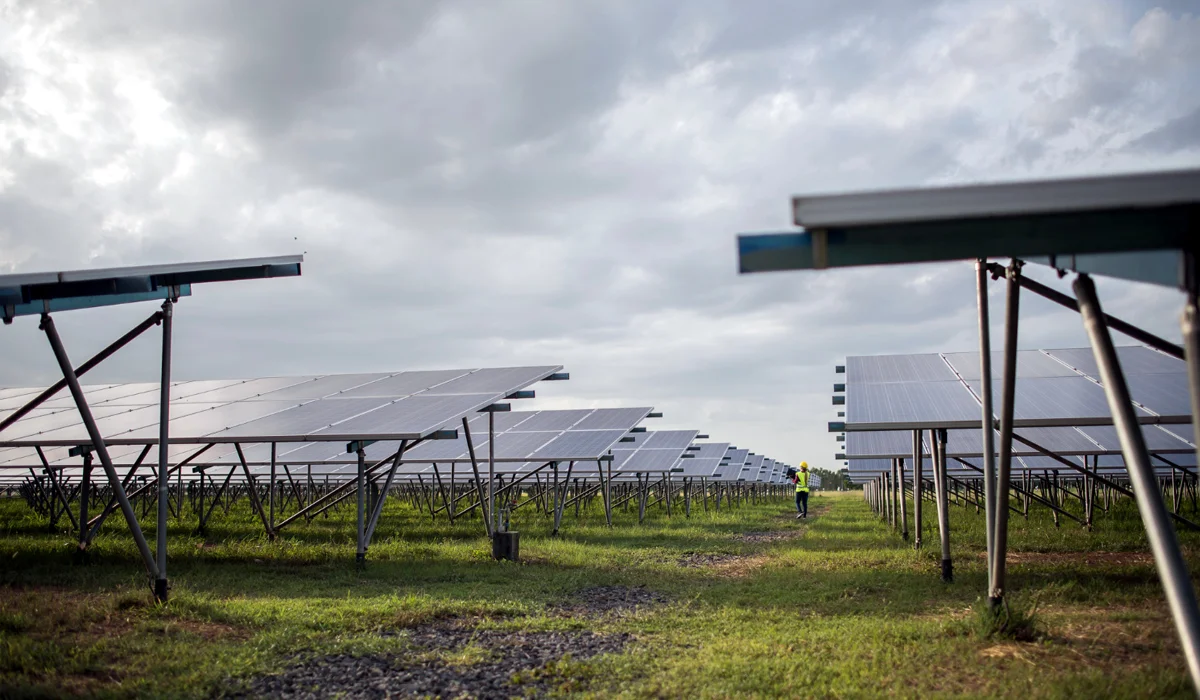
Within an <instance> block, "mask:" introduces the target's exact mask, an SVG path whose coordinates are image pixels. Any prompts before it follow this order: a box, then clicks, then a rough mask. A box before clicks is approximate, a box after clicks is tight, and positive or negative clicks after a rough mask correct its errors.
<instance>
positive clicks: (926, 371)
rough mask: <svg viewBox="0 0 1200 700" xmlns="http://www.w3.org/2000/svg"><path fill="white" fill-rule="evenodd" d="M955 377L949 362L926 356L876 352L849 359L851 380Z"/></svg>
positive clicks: (951, 378)
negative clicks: (947, 363) (948, 364)
mask: <svg viewBox="0 0 1200 700" xmlns="http://www.w3.org/2000/svg"><path fill="white" fill-rule="evenodd" d="M953 379H955V376H954V373H953V372H951V371H950V368H949V367H947V366H946V363H945V361H943V360H942V358H941V357H939V356H938V355H936V354H934V353H929V354H925V355H872V356H858V357H847V358H846V381H847V383H848V384H849V383H851V382H855V383H874V382H933V381H949V380H953Z"/></svg>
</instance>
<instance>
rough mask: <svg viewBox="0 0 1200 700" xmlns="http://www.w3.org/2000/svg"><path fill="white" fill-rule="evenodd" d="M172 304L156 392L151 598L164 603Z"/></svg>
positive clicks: (166, 314) (166, 307)
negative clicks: (155, 570) (155, 512)
mask: <svg viewBox="0 0 1200 700" xmlns="http://www.w3.org/2000/svg"><path fill="white" fill-rule="evenodd" d="M174 306H175V305H174V304H172V303H171V300H170V299H167V300H166V301H164V302H163V305H162V374H161V376H160V377H159V381H160V386H159V389H158V530H157V532H156V533H155V537H156V539H157V545H158V578H157V579H155V581H154V599H155V600H157V601H159V602H166V600H167V517H168V516H169V515H170V500H169V499H170V498H171V485H170V483H169V481H170V474H169V472H170V465H168V464H167V453H168V447H169V445H168V444H167V437H168V436H169V435H170V428H169V424H170V421H171V326H172V320H173V319H174V316H175V314H174V312H173V309H174ZM179 517H180V519H182V518H183V501H182V500H180V502H179Z"/></svg>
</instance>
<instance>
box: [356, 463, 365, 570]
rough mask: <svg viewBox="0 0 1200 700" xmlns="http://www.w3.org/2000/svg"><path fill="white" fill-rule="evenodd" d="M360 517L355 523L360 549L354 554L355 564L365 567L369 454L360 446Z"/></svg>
mask: <svg viewBox="0 0 1200 700" xmlns="http://www.w3.org/2000/svg"><path fill="white" fill-rule="evenodd" d="M357 454H358V516H357V517H356V519H355V523H356V524H357V526H358V547H357V551H356V552H355V554H354V562H355V563H356V564H358V565H359V566H363V565H364V564H365V563H366V561H367V544H366V539H367V538H366V535H367V530H366V509H367V502H366V497H367V453H366V450H365V449H364V448H363V447H362V445H361V444H360V445H359V447H358V452H357Z"/></svg>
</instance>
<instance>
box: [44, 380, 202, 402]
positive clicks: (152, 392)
mask: <svg viewBox="0 0 1200 700" xmlns="http://www.w3.org/2000/svg"><path fill="white" fill-rule="evenodd" d="M160 388H161V385H160V384H158V383H156V382H141V383H138V384H114V385H108V386H105V385H102V384H101V385H92V386H84V387H83V395H84V397H85V398H86V399H87V402H88V405H89V406H99V405H101V404H105V403H111V404H113V405H118V404H135V405H139V406H149V405H151V404H157V403H158V396H159V390H160ZM177 388H178V385H173V386H172V387H171V392H172V395H174V393H175V391H176V390H177ZM30 398H32V396H31V397H30ZM22 403H24V402H22ZM39 408H75V399H74V398H72V397H71V394H70V392H68V391H67V390H66V389H63V390H61V391H59V392H58V394H56V395H55V396H54V398H51V399H49V400H47V401H45V402H44V403H42V405H41V406H39Z"/></svg>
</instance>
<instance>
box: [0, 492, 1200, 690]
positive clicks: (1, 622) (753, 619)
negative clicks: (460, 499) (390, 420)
mask: <svg viewBox="0 0 1200 700" xmlns="http://www.w3.org/2000/svg"><path fill="white" fill-rule="evenodd" d="M810 508H811V511H812V512H813V513H814V514H815V515H816V517H814V518H812V519H810V520H809V521H807V522H803V523H801V522H798V521H796V520H794V519H792V518H791V517H788V515H787V513H788V510H789V504H788V503H786V502H774V503H770V504H758V505H751V504H743V505H742V506H740V507H739V508H737V509H733V510H729V509H724V510H723V511H722V512H721V513H716V512H712V511H710V512H707V513H705V512H703V511H701V510H699V509H695V510H694V511H693V514H692V517H691V518H690V519H688V518H683V517H682V516H681V515H680V514H679V513H678V511H677V512H676V513H675V515H674V516H673V517H671V518H667V517H665V515H664V514H662V513H658V512H653V511H652V513H651V515H650V518H649V519H648V520H647V522H646V523H645V524H644V525H638V524H637V523H636V517H635V515H634V513H633V512H632V511H631V512H628V513H626V512H622V511H618V513H617V520H618V522H617V526H616V527H615V528H614V529H613V530H609V529H608V528H607V527H605V526H604V523H603V519H602V516H601V515H600V513H599V512H598V511H597V510H596V509H592V510H587V509H585V511H584V513H583V514H582V516H581V517H580V519H579V520H576V519H575V517H574V514H573V513H571V512H568V513H567V515H566V516H565V518H564V529H563V533H562V535H561V536H559V537H551V536H550V534H549V523H548V521H547V519H546V518H543V517H542V516H539V515H537V514H534V513H532V512H529V513H526V512H521V513H519V516H520V519H519V520H518V522H516V523H515V526H519V529H520V530H521V533H522V535H521V552H522V558H523V561H522V563H519V564H514V563H511V562H494V561H492V560H491V558H490V546H489V544H488V542H487V541H486V539H485V538H484V537H483V536H482V535H481V534H480V532H479V530H480V527H481V526H480V524H479V521H478V520H466V521H461V522H459V523H456V524H455V525H453V526H451V525H449V524H448V523H446V522H445V521H444V520H439V521H437V522H434V521H432V520H431V519H430V518H429V516H428V515H425V514H421V513H419V512H418V511H417V510H416V509H414V508H412V507H411V506H410V505H409V504H407V503H401V502H398V501H395V502H390V503H389V506H388V508H387V510H386V511H385V515H384V519H383V521H382V522H381V524H380V526H379V530H378V532H377V534H376V541H375V543H374V544H373V546H372V547H371V550H370V552H369V554H368V559H369V562H368V564H367V566H366V568H365V569H361V570H360V569H358V568H356V567H355V566H354V563H353V544H352V542H353V525H352V521H351V518H350V513H349V511H343V512H341V513H336V514H333V515H331V517H329V518H318V519H317V520H314V521H313V522H312V523H309V524H302V525H299V526H298V527H296V528H294V529H288V530H285V531H284V534H283V535H282V536H281V537H280V538H279V540H277V541H275V542H270V541H268V540H267V538H266V537H265V536H264V535H263V534H262V528H261V524H258V523H257V521H256V519H255V517H254V516H253V515H252V514H251V513H250V512H249V510H248V509H247V508H245V507H244V506H243V507H241V508H236V507H235V509H234V510H233V511H231V512H230V514H229V515H228V516H220V515H218V516H214V518H215V519H214V522H213V524H212V527H211V529H210V532H209V534H208V537H207V538H201V537H198V536H195V535H187V534H184V533H186V532H190V530H191V529H192V528H193V527H194V525H195V523H194V521H193V522H188V523H184V524H181V525H178V526H176V524H175V523H174V521H173V523H172V530H171V560H170V571H169V573H170V578H171V583H172V590H171V602H170V603H169V604H168V605H165V606H155V605H152V604H151V603H150V602H149V601H150V596H149V592H148V588H147V586H146V582H145V580H144V576H143V574H142V573H141V567H140V563H139V560H138V559H137V556H136V551H135V549H134V547H133V545H132V543H131V541H130V540H129V537H128V532H127V531H125V530H124V528H123V523H121V522H120V521H119V520H118V519H117V518H113V519H111V520H110V521H109V523H108V524H107V525H106V531H105V532H104V533H102V534H101V535H100V537H99V538H98V539H97V541H96V543H95V545H94V550H93V553H92V558H91V562H90V563H89V564H87V565H80V564H74V563H72V557H71V550H72V548H73V544H72V538H71V536H70V534H69V533H67V532H65V531H59V532H53V533H51V532H47V528H46V525H45V522H44V521H43V520H40V519H39V518H37V517H36V516H34V515H33V514H32V513H31V512H30V511H28V510H27V509H26V507H25V506H24V504H23V503H21V502H18V501H14V500H4V501H0V585H3V586H4V588H3V590H2V591H0V697H60V696H62V695H65V694H78V695H89V696H96V697H131V696H141V697H211V696H213V695H216V694H219V693H220V692H222V691H223V690H228V689H231V688H236V687H238V686H239V684H241V683H244V682H245V681H246V680H247V679H249V678H251V677H253V676H254V675H256V674H262V673H269V672H273V671H278V670H281V669H282V668H284V667H285V666H286V665H287V664H288V663H290V662H291V661H292V660H294V659H295V658H296V657H297V656H298V655H300V656H304V655H318V654H328V653H334V652H349V653H357V654H369V653H397V654H404V653H408V651H409V650H407V649H406V642H405V641H404V638H403V636H396V635H382V634H380V633H381V632H383V631H390V630H396V629H399V628H403V627H411V626H414V625H419V624H421V623H424V622H429V621H433V620H437V619H442V618H450V617H460V618H468V619H474V620H478V623H479V624H482V625H493V626H500V627H508V628H519V629H531V630H536V629H554V628H563V627H579V628H589V629H593V630H595V631H597V632H600V633H608V632H628V633H631V634H633V635H634V637H635V639H636V642H635V643H634V644H633V645H631V646H629V647H627V649H626V651H625V652H623V653H621V654H616V655H609V656H603V657H598V658H595V659H591V660H587V661H577V660H570V659H567V660H564V661H563V662H561V663H559V664H557V665H556V666H555V667H554V668H552V669H547V670H545V671H543V673H548V674H551V675H552V676H553V677H554V678H555V679H557V680H559V681H560V685H559V688H560V690H562V691H563V692H564V693H567V694H574V693H579V694H592V695H596V696H610V695H618V696H629V697H683V696H694V697H731V696H789V697H870V696H878V695H884V694H896V695H901V696H918V695H919V696H922V697H930V696H932V697H942V696H946V697H949V696H958V695H963V694H966V695H973V696H1012V695H1022V696H1027V697H1032V698H1043V697H1045V698H1057V697H1094V696H1097V695H1104V696H1118V697H1189V696H1190V695H1191V691H1190V687H1189V685H1188V681H1187V678H1186V675H1185V670H1184V668H1185V667H1184V661H1183V657H1182V655H1181V653H1180V652H1179V650H1178V643H1177V642H1176V638H1175V633H1174V630H1173V627H1172V626H1171V624H1170V618H1169V616H1168V614H1167V610H1166V605H1165V602H1164V600H1163V597H1162V592H1161V590H1160V588H1159V586H1158V583H1157V578H1156V576H1155V573H1154V569H1153V564H1152V562H1150V561H1149V560H1148V559H1147V558H1146V556H1145V555H1144V552H1145V551H1146V545H1145V537H1144V534H1143V533H1142V530H1141V525H1140V522H1139V521H1138V519H1137V514H1136V511H1135V510H1133V509H1132V506H1131V504H1129V503H1122V504H1118V506H1116V507H1114V508H1113V510H1112V512H1110V513H1108V514H1106V515H1103V516H1100V517H1099V519H1098V521H1097V524H1096V527H1095V528H1094V529H1093V531H1091V532H1087V531H1084V530H1083V529H1081V528H1079V527H1078V526H1077V525H1075V524H1074V523H1071V522H1070V521H1064V522H1063V523H1062V526H1061V527H1059V528H1055V527H1054V525H1053V523H1052V521H1051V520H1050V518H1049V516H1048V515H1046V514H1044V513H1043V512H1042V510H1041V509H1038V508H1035V509H1034V511H1033V512H1032V513H1031V514H1030V517H1029V519H1028V520H1026V519H1025V518H1022V517H1020V516H1017V515H1014V516H1013V520H1012V533H1011V535H1010V540H1011V544H1012V548H1013V551H1014V552H1016V554H1015V556H1014V558H1013V561H1012V562H1011V563H1010V566H1009V570H1010V574H1011V575H1010V589H1011V590H1012V591H1014V593H1015V596H1016V597H1017V602H1018V603H1019V604H1020V605H1022V606H1024V607H1017V608H1014V610H1015V612H1016V613H1017V616H1016V617H1010V618H1008V619H1007V620H1005V621H1004V622H1006V623H1008V624H1009V626H1010V627H1014V626H1015V627H1017V628H1021V629H1024V628H1023V627H1021V624H1017V623H1022V624H1023V623H1028V625H1029V626H1032V627H1036V630H1037V634H1032V635H1030V634H1024V633H1013V632H1014V630H1013V629H1007V630H1006V629H1003V628H1002V629H999V630H996V629H993V628H992V627H988V626H987V625H986V624H985V623H987V622H988V621H987V620H982V621H981V619H980V615H981V613H979V612H978V606H979V603H978V601H979V599H980V597H981V596H982V595H983V594H984V593H985V590H984V585H985V584H984V578H985V564H984V560H983V557H982V555H981V552H982V551H983V526H982V516H981V515H977V514H976V513H975V512H974V509H973V508H972V509H964V508H952V509H951V514H950V517H951V524H952V528H953V539H952V544H953V552H954V557H955V581H954V583H951V584H944V583H942V582H941V581H940V580H939V576H938V572H939V569H938V562H937V561H936V559H937V554H936V551H937V537H936V526H935V525H934V522H935V521H934V512H933V509H932V508H931V507H927V508H926V509H925V510H926V512H925V514H924V515H925V518H926V525H925V529H924V532H925V549H924V551H921V552H915V551H914V550H913V549H912V548H911V546H910V545H908V544H907V543H905V542H903V541H901V540H900V538H899V537H898V536H897V535H896V534H894V533H892V532H891V531H890V529H889V528H888V526H887V525H886V524H885V523H883V522H881V521H880V520H879V519H878V518H877V517H876V516H875V515H874V514H873V513H872V512H871V511H870V510H869V508H868V507H867V506H866V504H864V503H863V502H862V500H861V496H860V495H859V494H855V493H847V494H820V495H816V496H814V498H813V501H812V503H811V504H810ZM767 530H791V531H795V533H796V534H797V535H799V536H797V537H794V538H789V539H783V540H777V541H770V542H757V543H756V542H747V541H744V540H742V539H739V538H738V537H737V535H738V534H740V533H744V532H762V531H767ZM147 535H148V536H152V529H151V530H150V531H149V532H148V533H147ZM1183 541H1184V543H1185V549H1186V554H1187V557H1188V560H1189V563H1191V565H1192V567H1193V569H1195V566H1196V563H1197V556H1196V553H1197V545H1198V544H1200V540H1198V539H1197V537H1196V536H1195V535H1193V534H1190V533H1189V534H1186V535H1184V536H1183ZM1096 549H1101V550H1105V551H1108V552H1117V553H1120V554H1117V555H1111V556H1109V557H1107V558H1102V559H1100V560H1093V559H1094V558H1093V559H1089V558H1088V557H1089V556H1090V555H1087V554H1086V553H1087V552H1090V551H1092V550H1096ZM692 553H723V554H732V555H739V557H740V558H738V559H735V560H733V561H731V562H729V563H728V564H722V565H717V566H711V567H698V568H697V567H683V566H680V561H681V559H683V558H684V557H686V556H687V555H689V554H692ZM1035 553H1036V554H1035ZM606 584H619V585H631V586H633V585H641V586H647V587H650V588H652V589H654V590H656V591H660V592H662V593H664V594H666V595H668V596H669V597H670V598H671V600H672V601H673V602H672V603H670V604H668V605H665V606H662V607H660V608H655V609H652V610H649V611H644V612H640V613H638V614H636V615H632V616H627V617H605V618H595V619H583V618H562V617H559V616H552V615H548V614H547V613H546V606H547V604H551V603H555V602H559V601H564V600H567V599H569V598H570V596H571V594H572V593H573V592H575V591H578V590H580V589H583V588H588V587H592V586H597V585H606ZM1034 600H1036V601H1037V611H1036V613H1035V614H1030V610H1031V608H1032V601H1034ZM1020 601H1025V602H1024V603H1021V602H1020ZM1023 640H1031V641H1023ZM475 658H476V657H475V656H473V655H472V654H471V653H469V651H468V652H466V653H464V652H457V656H456V657H455V658H454V659H453V661H455V662H456V663H471V662H472V661H473V660H474V659H475Z"/></svg>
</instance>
